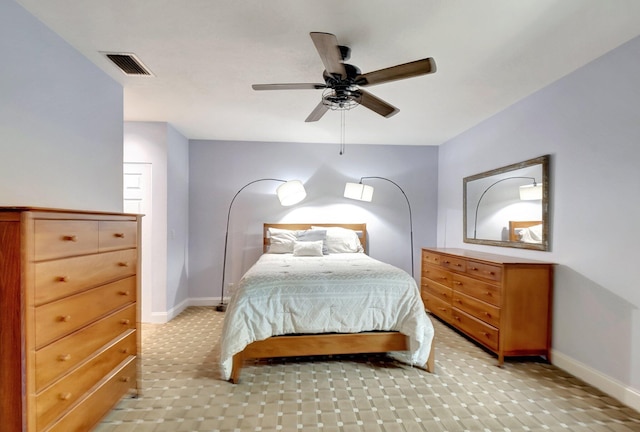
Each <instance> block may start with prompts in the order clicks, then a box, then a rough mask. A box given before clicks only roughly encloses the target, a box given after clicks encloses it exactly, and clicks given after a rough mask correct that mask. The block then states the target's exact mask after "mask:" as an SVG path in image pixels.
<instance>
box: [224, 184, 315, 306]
mask: <svg viewBox="0 0 640 432" xmlns="http://www.w3.org/2000/svg"><path fill="white" fill-rule="evenodd" d="M261 181H276V182H280V183H283V184H287V183H289V184H295V186H297V187H299V188H300V191H299V192H300V193H299V195H298V198H297V200H294V201H295V202H294V201H291V200H290V201H288V202H284V201H283V197H281V194H280V187H282V186H280V187H278V198H280V203H281V204H282V205H293V204H296V203H298V202H300V201H302V200H303V199H304V198H305V196H306V193H305V192H304V186H302V183H301V182H300V181H298V180H291V181H287V180H282V179H276V178H262V179H257V180H253V181H250V182H249V183H247V184H246V185H244V186H242V187H241V188H240V190H238V192H236V194H235V195H234V196H233V198H232V199H231V203H230V204H229V211H228V212H227V229H226V232H225V235H224V252H223V254H224V255H223V256H224V259H223V261H222V289H221V296H220V303H219V304H218V306H216V310H217V311H220V312H224V311H225V310H226V309H227V305H226V304H225V302H224V282H225V274H226V268H227V245H228V243H229V221H230V220H231V208H233V203H234V201H235V200H236V198H237V196H238V195H239V194H240V192H242V191H243V190H244V189H245V188H247V187H248V186H251V185H252V184H254V183H258V182H261Z"/></svg>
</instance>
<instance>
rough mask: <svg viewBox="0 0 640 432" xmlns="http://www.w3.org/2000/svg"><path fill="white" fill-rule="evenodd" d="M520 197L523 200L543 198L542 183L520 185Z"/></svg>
mask: <svg viewBox="0 0 640 432" xmlns="http://www.w3.org/2000/svg"><path fill="white" fill-rule="evenodd" d="M520 199H521V200H523V201H532V200H541V199H542V183H533V184H529V185H523V186H520Z"/></svg>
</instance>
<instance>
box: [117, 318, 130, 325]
mask: <svg viewBox="0 0 640 432" xmlns="http://www.w3.org/2000/svg"><path fill="white" fill-rule="evenodd" d="M130 322H131V321H129V320H128V319H121V320H120V324H124V325H129V323H130Z"/></svg>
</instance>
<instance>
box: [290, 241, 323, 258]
mask: <svg viewBox="0 0 640 432" xmlns="http://www.w3.org/2000/svg"><path fill="white" fill-rule="evenodd" d="M322 243H324V242H323V241H322V240H316V241H295V242H294V243H293V256H322Z"/></svg>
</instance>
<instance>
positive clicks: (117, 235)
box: [113, 233, 124, 238]
mask: <svg viewBox="0 0 640 432" xmlns="http://www.w3.org/2000/svg"><path fill="white" fill-rule="evenodd" d="M113 236H114V237H117V238H124V233H115V234H114V235H113Z"/></svg>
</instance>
